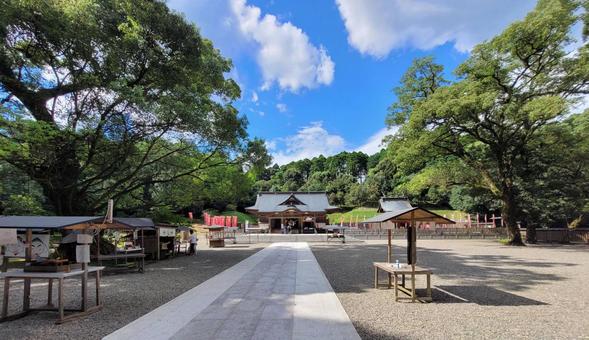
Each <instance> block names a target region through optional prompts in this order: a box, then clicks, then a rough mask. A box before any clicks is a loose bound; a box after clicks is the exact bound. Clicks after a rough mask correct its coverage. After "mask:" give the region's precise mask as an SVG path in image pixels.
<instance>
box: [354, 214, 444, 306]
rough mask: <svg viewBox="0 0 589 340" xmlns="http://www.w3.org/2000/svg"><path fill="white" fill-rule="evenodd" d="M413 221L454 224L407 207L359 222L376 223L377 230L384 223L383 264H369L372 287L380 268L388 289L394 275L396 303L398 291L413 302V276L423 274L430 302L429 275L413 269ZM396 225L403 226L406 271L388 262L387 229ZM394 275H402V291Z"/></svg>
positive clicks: (414, 262) (415, 297)
mask: <svg viewBox="0 0 589 340" xmlns="http://www.w3.org/2000/svg"><path fill="white" fill-rule="evenodd" d="M416 222H433V223H437V224H454V223H455V222H454V221H452V220H450V219H448V218H445V217H443V216H440V215H438V214H436V213H434V212H431V211H429V210H427V209H423V208H419V207H411V208H407V209H401V210H396V211H389V212H385V213H382V214H380V215H377V216H374V217H372V218H369V219H367V220H365V221H364V222H363V223H367V224H373V223H378V224H379V225H380V227H381V228H383V223H385V225H384V228H383V229H386V230H387V231H388V233H387V259H386V265H385V264H383V263H382V262H375V263H373V266H374V270H375V288H376V287H378V269H379V268H380V269H383V270H385V271H387V272H388V287H391V281H392V279H393V276H394V280H395V284H394V287H395V297H396V300H397V301H398V299H399V298H398V292H399V290H400V291H402V292H403V293H406V294H409V295H410V296H411V301H413V302H415V301H417V300H418V299H417V295H416V292H415V276H416V275H421V274H423V275H426V276H427V278H428V280H427V281H428V297H429V299H427V297H426V299H424V300H429V301H431V274H432V272H431V271H429V270H428V269H425V268H420V267H416V264H417V225H416ZM396 225H405V226H407V266H408V267H407V269H409V267H410V270H409V271H408V270H402V268H403V267H396V266H394V265H393V264H392V263H391V262H392V256H393V247H392V235H391V229H393V228H394V227H395V226H396ZM398 275H402V276H403V284H402V285H401V287H402V288H400V286H399V285H398V278H397V276H398ZM405 275H411V290H409V289H407V288H406V287H405V285H404V283H405V282H404V281H405V280H404V277H405Z"/></svg>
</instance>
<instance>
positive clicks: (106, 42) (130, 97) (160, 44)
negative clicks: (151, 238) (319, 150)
mask: <svg viewBox="0 0 589 340" xmlns="http://www.w3.org/2000/svg"><path fill="white" fill-rule="evenodd" d="M0 22H2V26H1V27H0V39H1V44H0V95H2V98H1V99H0V100H1V102H2V112H0V113H1V118H0V132H1V133H0V159H1V160H2V161H5V162H7V163H9V164H11V165H12V166H14V167H16V168H18V169H20V170H22V171H23V172H24V173H25V174H27V175H28V176H29V177H30V178H31V179H32V180H34V181H35V182H37V183H38V184H39V185H40V187H41V188H42V190H43V193H44V195H45V196H46V197H47V199H48V201H49V202H50V204H51V205H52V207H53V209H54V212H55V213H57V214H66V215H67V214H86V213H90V212H93V211H95V210H96V209H99V208H101V207H103V206H104V204H105V203H106V201H107V199H108V198H114V199H115V200H116V199H119V198H121V197H123V196H124V195H126V194H128V193H130V192H132V191H133V190H135V189H137V188H141V187H143V186H146V185H151V184H156V183H164V182H168V181H171V180H174V179H176V178H179V177H183V176H190V175H196V174H198V173H199V172H200V171H202V170H203V169H206V168H207V167H209V166H215V165H218V164H219V163H220V162H221V163H227V162H228V161H229V158H231V155H235V154H236V153H240V152H241V151H240V150H243V149H244V148H245V144H246V143H245V138H246V132H245V126H246V124H247V122H246V119H245V118H244V117H242V116H240V115H239V114H238V112H237V110H236V109H235V108H234V107H233V106H232V101H233V100H235V99H236V98H238V97H239V95H240V90H239V87H238V86H237V84H236V83H235V82H234V81H233V80H231V79H227V78H226V77H225V75H224V74H225V73H226V72H228V71H230V69H231V62H230V61H229V60H227V59H225V58H224V57H223V56H221V54H220V53H219V51H218V50H216V49H215V48H214V46H213V44H212V43H211V42H210V41H209V40H207V39H205V38H203V37H202V36H201V35H200V34H199V32H198V29H197V28H196V27H195V26H194V25H192V24H189V23H187V22H186V21H185V19H184V18H183V17H182V16H181V15H179V14H177V13H174V12H172V11H170V10H169V9H168V7H167V6H166V5H165V3H164V2H163V1H147V0H146V1H135V0H133V1H130V0H105V1H67V2H63V1H41V0H39V1H17V0H14V1H13V0H9V1H6V2H4V4H3V6H2V8H1V9H0ZM219 155H222V157H217V156H219ZM187 158H191V161H190V162H186V161H185V160H186V159H187ZM183 160H184V161H183ZM195 160H196V161H195Z"/></svg>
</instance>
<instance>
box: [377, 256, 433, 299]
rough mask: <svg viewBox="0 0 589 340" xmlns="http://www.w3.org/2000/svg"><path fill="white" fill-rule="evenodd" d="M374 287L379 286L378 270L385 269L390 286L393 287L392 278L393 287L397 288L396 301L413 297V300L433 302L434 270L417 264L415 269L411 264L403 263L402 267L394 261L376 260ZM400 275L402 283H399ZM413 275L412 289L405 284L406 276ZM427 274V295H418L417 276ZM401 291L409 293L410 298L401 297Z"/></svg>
mask: <svg viewBox="0 0 589 340" xmlns="http://www.w3.org/2000/svg"><path fill="white" fill-rule="evenodd" d="M373 265H374V288H378V271H379V269H380V270H383V271H385V272H387V273H388V288H391V279H393V281H394V283H393V285H392V286H393V288H394V289H395V301H399V300H400V299H411V301H413V302H415V301H418V300H419V301H421V302H431V301H432V288H431V275H432V271H431V270H429V269H425V268H422V267H418V266H415V267H414V268H415V270H413V268H412V267H411V266H410V265H407V264H402V265H401V268H397V267H396V265H395V264H393V263H387V262H374V263H373ZM399 275H400V276H401V280H402V281H401V284H399ZM406 275H409V276H411V289H408V288H407V287H406V286H405V276H406ZM416 275H425V276H426V281H427V288H426V296H425V297H420V298H418V297H417V294H416V292H415V276H416ZM399 291H401V292H403V293H405V294H407V295H409V297H408V298H405V297H399Z"/></svg>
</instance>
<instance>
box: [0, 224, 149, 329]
mask: <svg viewBox="0 0 589 340" xmlns="http://www.w3.org/2000/svg"><path fill="white" fill-rule="evenodd" d="M149 224H152V225H153V222H152V221H151V219H136V218H119V219H115V220H113V222H110V223H107V222H106V221H105V218H104V217H91V216H3V217H0V228H3V229H17V230H25V266H26V265H28V264H30V263H31V261H32V241H33V240H32V238H33V230H39V231H55V230H59V231H63V230H70V231H79V232H81V233H84V234H86V233H89V232H90V231H93V230H98V231H100V230H104V229H117V228H119V229H126V228H130V227H133V226H135V227H137V228H143V227H148V226H149ZM99 239H100V238H99ZM97 249H99V244H97ZM4 261H5V263H3V265H2V268H5V269H7V267H8V266H7V264H8V263H7V261H8V258H7V257H4ZM103 269H104V267H91V266H88V265H87V264H86V263H83V264H82V269H81V270H74V271H71V272H56V273H45V272H44V273H39V272H24V270H18V271H11V272H5V273H0V278H3V279H4V280H5V281H4V302H3V306H2V315H1V318H0V322H2V321H8V320H14V319H17V318H20V317H23V316H26V315H27V314H29V313H30V312H33V311H57V312H59V319H58V321H57V323H62V322H66V321H69V320H73V319H76V318H79V317H83V316H86V315H89V314H91V313H95V312H97V311H99V310H101V309H102V306H103V305H102V301H101V299H100V276H101V273H100V272H101V271H102V270H103ZM89 273H96V306H93V307H88V304H87V297H88V274H89ZM78 275H80V276H81V281H82V292H81V300H82V301H81V307H80V309H75V310H72V311H76V312H77V313H75V314H72V315H68V316H65V315H64V311H65V308H64V304H63V281H64V279H65V278H69V277H72V276H78ZM15 278H22V279H23V280H24V288H23V304H22V312H21V313H19V314H16V315H12V316H8V296H9V290H10V287H9V286H10V280H12V279H15ZM32 279H46V280H48V281H49V287H48V292H47V306H45V307H42V308H31V306H30V301H31V280H32ZM53 280H57V281H58V307H57V308H54V307H53V301H52V298H53V296H52V291H53ZM68 311H70V310H68Z"/></svg>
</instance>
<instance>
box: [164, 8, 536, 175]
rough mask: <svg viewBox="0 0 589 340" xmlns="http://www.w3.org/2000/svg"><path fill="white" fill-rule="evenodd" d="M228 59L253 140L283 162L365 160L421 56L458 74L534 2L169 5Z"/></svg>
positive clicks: (238, 104) (376, 145)
mask: <svg viewBox="0 0 589 340" xmlns="http://www.w3.org/2000/svg"><path fill="white" fill-rule="evenodd" d="M168 4H169V6H170V7H171V8H173V9H175V10H177V11H179V12H181V13H183V14H184V15H185V16H186V18H187V19H188V20H190V21H192V22H194V23H195V24H196V26H198V27H199V29H200V30H201V32H202V34H203V36H205V37H207V38H208V39H211V40H212V41H213V43H214V44H215V46H216V47H217V48H219V49H220V50H221V52H222V54H223V55H224V56H226V57H228V58H231V59H232V60H233V63H234V70H233V71H232V72H231V73H230V74H229V76H230V77H232V78H233V79H235V80H236V81H237V82H238V83H239V85H240V87H241V89H242V98H241V99H240V100H239V101H237V102H236V103H235V105H236V107H237V108H238V109H239V110H240V112H241V113H242V114H244V115H246V116H247V118H248V120H249V122H250V124H249V127H248V131H249V134H250V136H255V137H261V138H263V139H264V140H266V141H267V145H268V147H269V150H270V151H271V153H272V155H273V157H274V160H275V162H278V163H279V164H284V163H286V162H289V161H292V160H297V159H301V158H307V157H315V156H317V155H319V154H324V155H326V156H327V155H332V154H335V153H338V152H340V151H344V150H347V151H353V150H361V151H364V152H367V153H370V154H371V153H375V152H377V151H378V150H379V148H380V141H381V139H382V137H383V136H384V135H386V134H387V131H386V128H385V124H384V118H385V116H386V112H387V107H388V106H389V105H390V104H391V103H392V102H394V100H395V97H394V95H393V93H392V89H393V87H395V86H397V85H398V84H399V81H400V79H401V76H402V75H403V73H404V72H405V70H406V69H407V67H408V66H409V65H410V64H411V61H412V60H413V59H414V58H416V57H419V56H424V55H433V56H434V57H435V58H436V60H437V62H439V63H441V64H443V65H444V66H445V67H446V70H447V72H448V73H450V72H451V71H452V70H453V69H454V68H455V67H456V66H457V65H458V64H460V63H461V62H462V61H463V60H464V59H465V58H467V57H468V53H469V51H470V49H471V48H472V47H473V46H474V45H476V44H477V43H479V42H481V41H484V40H485V39H488V38H491V37H492V36H494V35H496V34H497V33H499V32H501V31H502V30H503V29H504V28H505V27H506V26H507V25H508V24H509V23H510V22H513V21H514V20H518V19H521V18H523V17H524V16H525V14H526V13H527V12H528V11H529V10H531V9H532V8H533V6H534V4H535V1H533V0H518V1H512V0H476V1H473V0H411V1H410V0H321V1H311V0H301V1H285V0H283V1H279V0H268V1H262V0H249V1H246V0H209V1H205V0H169V1H168Z"/></svg>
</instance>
